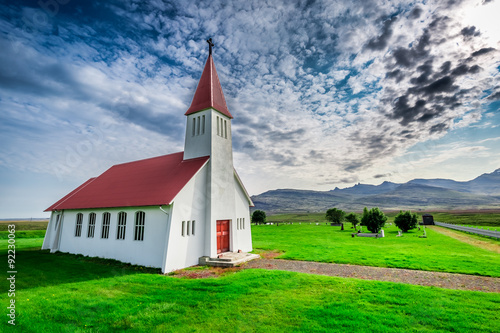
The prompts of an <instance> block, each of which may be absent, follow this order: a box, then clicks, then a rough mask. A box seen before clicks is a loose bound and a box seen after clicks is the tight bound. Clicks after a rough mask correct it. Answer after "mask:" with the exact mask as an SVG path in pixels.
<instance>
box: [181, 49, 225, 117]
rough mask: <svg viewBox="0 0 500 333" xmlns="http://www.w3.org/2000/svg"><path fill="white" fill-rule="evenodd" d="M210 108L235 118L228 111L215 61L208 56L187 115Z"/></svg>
mask: <svg viewBox="0 0 500 333" xmlns="http://www.w3.org/2000/svg"><path fill="white" fill-rule="evenodd" d="M208 108H214V109H215V110H217V111H219V112H220V113H222V114H224V115H226V116H228V117H229V118H231V119H232V118H233V116H232V115H231V113H230V112H229V110H228V109H227V105H226V99H225V98H224V93H223V92H222V87H221V85H220V81H219V76H217V71H216V69H215V64H214V60H213V58H212V55H209V56H208V59H207V63H206V64H205V68H204V69H203V73H202V74H201V78H200V82H199V83H198V87H197V88H196V92H195V93H194V97H193V101H192V102H191V106H190V107H189V109H188V110H187V111H186V113H185V115H186V116H187V115H189V114H191V113H195V112H198V111H202V110H205V109H208Z"/></svg>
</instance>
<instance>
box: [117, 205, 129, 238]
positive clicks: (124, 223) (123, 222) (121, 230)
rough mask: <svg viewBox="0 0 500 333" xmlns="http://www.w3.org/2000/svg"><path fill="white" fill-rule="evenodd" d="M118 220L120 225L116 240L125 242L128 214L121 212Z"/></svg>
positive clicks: (118, 225)
mask: <svg viewBox="0 0 500 333" xmlns="http://www.w3.org/2000/svg"><path fill="white" fill-rule="evenodd" d="M117 220H118V223H117V229H116V239H117V240H125V235H126V231H127V213H125V212H119V213H118V218H117Z"/></svg>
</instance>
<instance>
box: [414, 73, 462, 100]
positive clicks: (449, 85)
mask: <svg viewBox="0 0 500 333" xmlns="http://www.w3.org/2000/svg"><path fill="white" fill-rule="evenodd" d="M457 88H458V87H457V86H455V85H453V79H452V78H451V76H445V77H442V78H440V79H438V80H436V81H434V82H432V83H431V84H429V85H428V86H425V87H423V88H422V92H424V94H428V95H432V94H438V93H444V92H452V91H454V90H456V89H457Z"/></svg>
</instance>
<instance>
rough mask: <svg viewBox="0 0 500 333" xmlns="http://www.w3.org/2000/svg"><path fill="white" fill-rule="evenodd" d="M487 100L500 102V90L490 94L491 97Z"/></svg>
mask: <svg viewBox="0 0 500 333" xmlns="http://www.w3.org/2000/svg"><path fill="white" fill-rule="evenodd" d="M488 99H490V100H500V90H499V91H497V92H495V93H493V94H491V95H489V96H488Z"/></svg>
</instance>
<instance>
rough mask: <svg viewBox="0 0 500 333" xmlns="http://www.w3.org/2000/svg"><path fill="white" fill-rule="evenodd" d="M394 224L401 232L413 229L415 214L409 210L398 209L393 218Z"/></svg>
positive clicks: (415, 220) (415, 222) (415, 221)
mask: <svg viewBox="0 0 500 333" xmlns="http://www.w3.org/2000/svg"><path fill="white" fill-rule="evenodd" d="M394 224H395V225H396V226H397V227H398V228H399V229H401V231H403V232H407V231H408V230H411V229H415V228H416V227H417V224H418V222H417V214H412V213H411V212H410V211H406V212H403V211H400V212H399V214H398V215H396V217H395V218H394Z"/></svg>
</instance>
